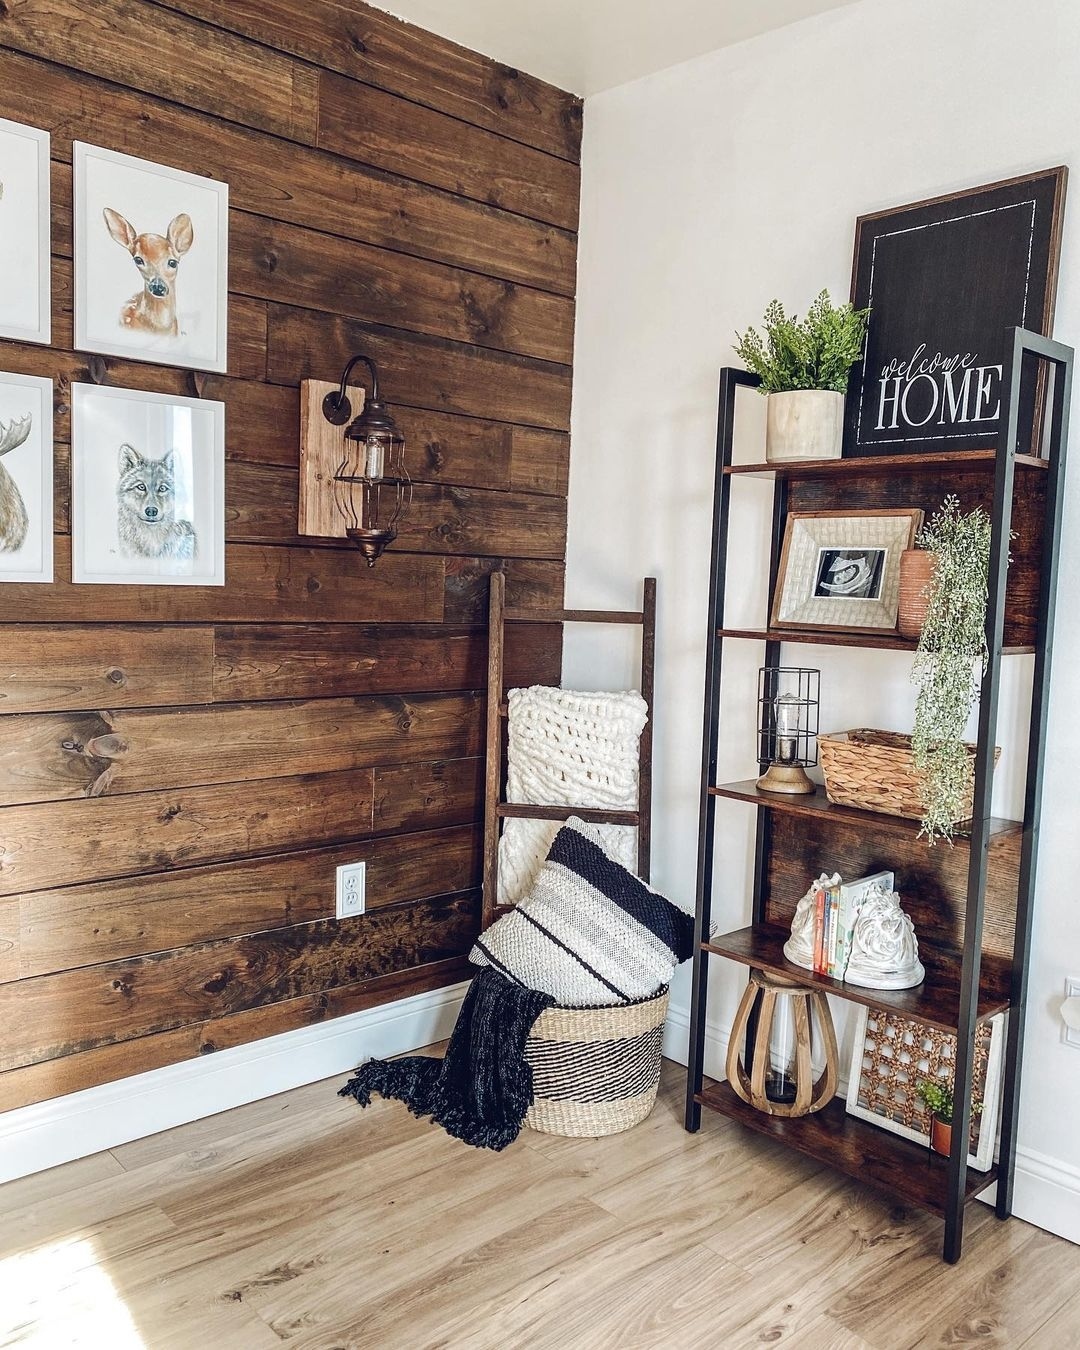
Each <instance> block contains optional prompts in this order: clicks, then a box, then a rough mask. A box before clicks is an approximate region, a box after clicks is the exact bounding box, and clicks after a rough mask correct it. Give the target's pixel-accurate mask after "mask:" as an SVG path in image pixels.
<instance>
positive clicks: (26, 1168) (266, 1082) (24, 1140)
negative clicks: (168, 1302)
mask: <svg viewBox="0 0 1080 1350" xmlns="http://www.w3.org/2000/svg"><path fill="white" fill-rule="evenodd" d="M467 988H468V985H467V983H466V984H456V985H451V986H450V987H449V988H446V989H436V990H433V991H431V992H429V993H424V994H414V995H412V996H411V997H409V998H403V999H398V1000H397V1001H395V1002H393V1003H387V1004H384V1005H382V1006H381V1007H377V1008H366V1009H364V1010H363V1011H361V1012H357V1013H350V1014H348V1015H347V1016H345V1017H338V1018H334V1019H333V1020H332V1021H330V1022H321V1023H319V1024H318V1025H317V1026H311V1027H300V1028H298V1029H297V1030H296V1031H286V1032H283V1033H282V1034H281V1035H279V1036H269V1037H267V1038H266V1039H265V1040H260V1041H253V1042H252V1043H251V1044H250V1045H239V1046H235V1047H234V1048H232V1049H229V1050H219V1051H217V1052H216V1053H215V1054H213V1055H208V1056H205V1057H203V1058H201V1059H192V1060H185V1061H184V1062H183V1063H181V1064H170V1065H168V1066H166V1067H165V1068H163V1069H152V1070H151V1071H150V1072H149V1073H142V1074H137V1075H135V1076H134V1077H132V1078H123V1079H120V1080H119V1081H118V1082H116V1083H106V1084H104V1085H103V1086H102V1087H96V1088H88V1089H86V1090H85V1091H84V1092H73V1093H71V1094H70V1095H69V1096H67V1097H57V1098H54V1099H53V1100H52V1101H47V1102H39V1103H37V1104H36V1105H34V1106H24V1107H21V1108H20V1109H18V1110H16V1111H8V1112H6V1113H5V1114H3V1115H0V1182H4V1181H11V1180H13V1179H14V1178H15V1177H21V1176H28V1175H29V1174H30V1173H31V1172H40V1171H42V1170H43V1169H45V1168H47V1167H56V1166H57V1165H58V1164H60V1163H65V1162H71V1161H72V1160H73V1159H75V1158H85V1157H86V1156H87V1155H88V1154H91V1153H100V1152H101V1151H102V1150H103V1149H108V1148H115V1147H117V1146H118V1145H120V1144H127V1143H130V1141H131V1140H132V1139H143V1138H145V1137H146V1136H147V1135H150V1134H157V1133H158V1132H159V1131H160V1130H168V1129H171V1128H172V1127H173V1126H174V1125H184V1124H186V1123H187V1122H188V1121H190V1120H201V1119H202V1118H203V1117H204V1116H212V1115H216V1114H217V1113H218V1112H219V1111H228V1110H230V1109H231V1108H232V1107H234V1106H243V1105H244V1104H245V1103H247V1102H253V1101H258V1100H259V1099H260V1098H263V1097H273V1096H274V1095H275V1094H277V1093H279V1092H287V1091H288V1090H289V1089H290V1088H295V1087H302V1086H303V1085H304V1084H305V1083H315V1082H318V1081H319V1080H320V1079H322V1078H331V1077H333V1076H334V1075H335V1074H339V1073H346V1072H347V1071H348V1070H349V1069H351V1068H353V1067H354V1066H355V1065H357V1064H359V1063H361V1062H362V1061H363V1060H367V1059H372V1058H385V1057H386V1056H389V1055H400V1054H404V1053H407V1052H408V1051H410V1050H419V1049H420V1048H421V1047H422V1046H425V1045H431V1044H432V1043H433V1042H434V1041H441V1040H444V1039H445V1038H446V1037H447V1036H449V1035H450V1032H451V1030H452V1029H453V1026H454V1022H455V1020H456V1019H457V1015H458V1010H459V1009H460V1007H461V1001H462V999H463V998H464V997H465V990H466V989H467Z"/></svg>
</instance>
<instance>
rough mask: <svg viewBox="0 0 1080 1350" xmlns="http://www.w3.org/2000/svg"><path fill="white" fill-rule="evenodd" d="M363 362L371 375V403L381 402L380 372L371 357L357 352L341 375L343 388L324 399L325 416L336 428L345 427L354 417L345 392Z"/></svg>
mask: <svg viewBox="0 0 1080 1350" xmlns="http://www.w3.org/2000/svg"><path fill="white" fill-rule="evenodd" d="M361 361H363V363H364V365H366V366H367V368H368V370H369V371H370V373H371V397H370V400H369V401H370V402H371V403H378V401H379V370H378V367H377V366H376V365H375V362H374V361H373V360H372V359H371V357H370V356H365V355H364V353H363V352H357V354H356V355H355V356H354V357H351V358H350V360H349V362H348V364H347V365H346V367H345V369H344V370H343V371H342V373H341V387H340V388H339V389H338V391H337V393H336V394H335V393H334V392H333V391H331V392H330V393H329V394H327V396H326V397H325V398H324V399H323V416H324V417H325V418H326V420H327V421H328V422H331V423H333V425H334V426H343V425H344V424H345V423H346V422H347V421H348V420H349V418H350V417H351V416H352V407H351V406H350V404H349V400H348V398H347V397H346V394H345V390H346V389H347V388H348V385H349V376H350V375H351V374H352V373H353V370H354V369H355V367H356V366H357V364H358V363H359V362H361Z"/></svg>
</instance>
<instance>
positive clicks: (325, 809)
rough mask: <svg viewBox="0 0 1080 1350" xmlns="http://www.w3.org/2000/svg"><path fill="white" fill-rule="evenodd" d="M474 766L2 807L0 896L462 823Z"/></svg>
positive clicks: (476, 779) (473, 799)
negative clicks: (60, 844)
mask: <svg viewBox="0 0 1080 1350" xmlns="http://www.w3.org/2000/svg"><path fill="white" fill-rule="evenodd" d="M480 772H481V770H480V766H479V761H478V760H473V759H466V760H449V761H442V760H439V761H435V762H433V763H430V764H406V765H401V766H398V767H392V768H380V769H376V770H372V769H361V770H357V771H355V772H344V773H325V774H309V775H305V776H303V777H298V778H274V779H268V780H266V781H264V782H246V783H225V784H220V785H216V786H211V787H196V788H183V789H178V790H176V791H159V792H136V793H131V794H128V795H125V796H120V797H90V798H82V799H80V800H78V801H66V802H59V803H47V804H37V805H31V806H11V807H5V808H3V809H0V895H14V894H17V893H21V892H26V891H37V890H44V889H52V888H56V887H63V886H75V885H79V884H81V883H83V882H89V881H104V880H106V879H108V878H114V877H124V876H138V875H141V874H145V873H151V872H164V871H170V870H171V869H173V868H176V867H196V866H199V865H202V864H206V863H221V862H226V861H228V860H229V859H231V858H251V857H257V856H259V855H262V854H269V853H274V852H283V853H285V852H290V851H293V850H296V849H304V848H312V847H316V846H319V845H323V844H336V843H341V842H343V841H345V840H349V839H360V838H363V837H364V836H366V835H370V834H397V833H402V834H404V833H408V832H410V831H414V830H423V829H439V828H443V827H445V826H449V825H463V824H467V823H469V822H470V821H472V820H475V819H476V818H477V813H478V809H479V802H480ZM57 839H62V840H63V841H64V847H63V849H57V848H56V847H55V844H56V840H57Z"/></svg>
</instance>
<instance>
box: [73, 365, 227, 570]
mask: <svg viewBox="0 0 1080 1350" xmlns="http://www.w3.org/2000/svg"><path fill="white" fill-rule="evenodd" d="M71 479H72V483H71V488H72V492H71V537H72V546H71V579H72V581H75V582H90V583H96V584H99V585H100V584H104V585H133V584H134V585H144V586H224V584H225V405H224V404H223V403H220V402H217V401H215V400H213V399H201V398H184V397H182V396H180V395H173V394H151V393H145V392H143V391H142V390H135V389H116V388H112V387H106V386H98V385H91V384H75V385H72V389H71Z"/></svg>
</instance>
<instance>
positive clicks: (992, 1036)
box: [847, 1006, 1007, 1172]
mask: <svg viewBox="0 0 1080 1350" xmlns="http://www.w3.org/2000/svg"><path fill="white" fill-rule="evenodd" d="M875 1016H878V1017H889V1018H891V1019H892V1021H893V1022H894V1024H905V1025H907V1026H909V1027H910V1028H911V1031H912V1035H911V1037H910V1038H909V1040H908V1043H907V1044H906V1045H905V1046H904V1052H905V1054H906V1056H907V1062H906V1063H905V1064H904V1065H903V1067H902V1069H901V1074H902V1078H903V1087H902V1095H904V1096H905V1097H910V1096H911V1094H912V1092H913V1091H914V1087H915V1083H916V1081H917V1080H918V1079H919V1078H925V1077H927V1076H928V1075H927V1072H926V1068H927V1064H928V1061H927V1059H926V1057H925V1056H924V1055H923V1054H922V1053H921V1048H920V1046H919V1045H918V1044H917V1043H916V1042H915V1037H917V1036H919V1035H921V1034H924V1033H926V1032H928V1031H929V1030H931V1029H930V1028H927V1027H926V1026H925V1025H924V1024H923V1023H921V1022H918V1021H917V1020H916V1019H914V1018H903V1017H900V1016H898V1015H896V1014H891V1013H889V1010H888V1009H886V1008H873V1009H871V1008H867V1007H865V1006H860V1007H859V1008H858V1010H857V1013H856V1016H855V1018H854V1022H855V1026H854V1038H853V1041H852V1049H851V1067H850V1070H849V1073H848V1094H847V1109H848V1114H849V1115H853V1116H858V1117H859V1119H860V1120H866V1121H869V1122H870V1124H872V1125H878V1126H880V1128H881V1129H883V1130H889V1131H890V1132H891V1133H893V1134H898V1135H900V1136H902V1138H904V1139H911V1140H913V1141H914V1142H915V1143H918V1144H925V1145H926V1146H927V1147H928V1148H929V1146H930V1135H929V1131H928V1130H920V1129H915V1128H912V1127H911V1126H910V1125H907V1124H905V1123H904V1122H903V1120H901V1119H897V1118H894V1117H893V1116H892V1115H890V1114H888V1113H887V1112H886V1111H885V1110H883V1109H875V1108H873V1107H868V1106H867V1105H866V1104H865V1103H864V1102H863V1101H861V1100H860V1097H862V1096H863V1093H862V1077H863V1072H864V1068H865V1059H866V1054H865V1047H866V1043H867V1034H868V1030H870V1031H871V1034H872V1028H871V1027H870V1023H871V1018H872V1017H875ZM1006 1017H1007V1014H1006V1013H1003V1012H1002V1013H997V1014H996V1015H995V1016H994V1017H991V1018H989V1019H987V1021H985V1022H982V1023H980V1024H979V1025H980V1028H982V1027H986V1028H987V1032H986V1033H981V1034H987V1035H988V1036H989V1045H988V1049H987V1056H986V1071H985V1078H984V1081H983V1084H982V1092H981V1094H980V1093H979V1091H978V1086H976V1089H975V1091H974V1093H973V1099H974V1100H975V1101H976V1102H981V1103H982V1112H981V1113H980V1115H979V1117H978V1135H977V1148H976V1152H974V1153H969V1154H968V1166H969V1167H973V1168H974V1169H975V1170H976V1171H978V1172H988V1171H989V1170H990V1168H991V1167H992V1166H993V1165H994V1149H995V1147H996V1144H997V1120H998V1107H999V1104H1000V1101H1001V1084H1002V1072H1003V1066H1004V1061H1005V1029H1006ZM934 1034H935V1035H936V1034H937V1033H936V1032H935V1033H934ZM946 1039H950V1038H949V1037H948V1036H946ZM951 1041H952V1045H953V1048H954V1050H955V1045H956V1037H955V1035H953V1036H952V1037H951ZM901 1114H902V1113H901Z"/></svg>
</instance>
